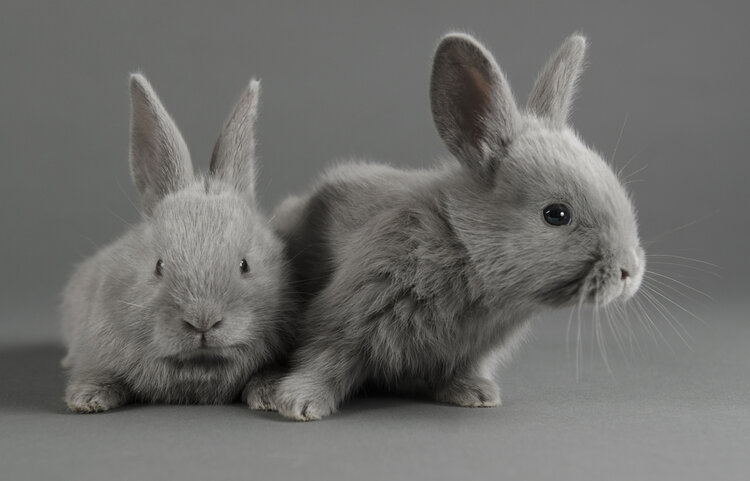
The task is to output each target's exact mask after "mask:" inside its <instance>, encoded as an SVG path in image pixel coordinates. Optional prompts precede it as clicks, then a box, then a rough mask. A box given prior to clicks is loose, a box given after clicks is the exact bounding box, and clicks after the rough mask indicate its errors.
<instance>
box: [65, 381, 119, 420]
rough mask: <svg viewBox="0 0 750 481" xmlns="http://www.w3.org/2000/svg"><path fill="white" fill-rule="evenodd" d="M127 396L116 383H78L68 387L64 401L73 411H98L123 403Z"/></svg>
mask: <svg viewBox="0 0 750 481" xmlns="http://www.w3.org/2000/svg"><path fill="white" fill-rule="evenodd" d="M126 399H127V396H126V395H125V392H124V391H123V389H122V388H121V387H119V386H117V385H96V384H78V385H73V386H70V387H68V390H67V393H66V395H65V402H66V403H67V404H68V408H69V409H70V410H71V411H73V412H75V413H82V414H87V413H98V412H103V411H109V410H110V409H113V408H116V407H118V406H122V405H123V404H125V402H126Z"/></svg>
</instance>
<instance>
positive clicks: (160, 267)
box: [154, 259, 164, 277]
mask: <svg viewBox="0 0 750 481" xmlns="http://www.w3.org/2000/svg"><path fill="white" fill-rule="evenodd" d="M162 270H164V261H163V260H161V259H159V260H158V261H156V269H155V270H154V274H156V275H157V276H159V277H161V273H162Z"/></svg>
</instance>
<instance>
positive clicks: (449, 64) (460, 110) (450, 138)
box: [430, 34, 518, 179]
mask: <svg viewBox="0 0 750 481" xmlns="http://www.w3.org/2000/svg"><path fill="white" fill-rule="evenodd" d="M430 100H431V104H432V116H433V119H434V121H435V125H436V126H437V130H438V133H439V134H440V137H441V138H442V139H443V141H444V142H445V143H446V145H447V146H448V149H449V150H450V151H451V153H452V154H453V155H455V156H456V157H457V158H458V160H459V161H461V162H462V163H463V164H464V165H465V166H467V167H468V168H470V169H471V170H472V172H474V173H475V174H477V175H478V176H479V177H480V178H484V179H486V178H487V177H488V176H489V174H490V172H489V170H491V168H492V159H493V157H494V156H495V155H496V154H497V151H498V150H500V152H503V151H505V149H506V147H507V145H508V143H509V142H510V141H511V139H512V137H513V131H514V126H515V124H516V122H517V118H518V108H517V107H516V102H515V100H514V99H513V94H512V93H511V90H510V85H509V84H508V81H507V80H506V78H505V75H503V73H502V71H500V68H499V67H498V66H497V63H495V59H494V58H493V57H492V54H491V53H490V52H489V51H487V49H485V48H484V47H483V46H482V45H481V44H480V43H479V42H477V41H476V40H475V39H474V38H472V37H471V36H469V35H464V34H449V35H447V36H445V37H444V38H443V39H442V40H441V41H440V44H439V45H438V48H437V51H436V52H435V59H434V60H433V65H432V78H431V81H430Z"/></svg>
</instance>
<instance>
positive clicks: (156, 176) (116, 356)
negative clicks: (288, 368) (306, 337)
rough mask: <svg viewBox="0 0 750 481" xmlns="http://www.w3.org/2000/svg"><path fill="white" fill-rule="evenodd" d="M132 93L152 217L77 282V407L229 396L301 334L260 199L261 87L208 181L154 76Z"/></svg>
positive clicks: (230, 128) (248, 95)
mask: <svg viewBox="0 0 750 481" xmlns="http://www.w3.org/2000/svg"><path fill="white" fill-rule="evenodd" d="M130 89H131V101H132V117H131V149H130V164H131V168H132V174H133V179H134V181H135V184H136V187H137V188H138V191H139V193H140V196H141V201H142V205H143V214H144V215H143V220H142V221H141V222H140V223H139V224H138V225H136V226H134V227H132V228H131V229H130V230H129V231H128V232H127V233H126V234H125V235H124V236H123V237H122V238H120V239H119V240H117V241H115V242H114V243H112V244H111V245H109V246H108V247H105V248H104V249H102V250H101V251H99V252H98V253H97V254H95V255H94V256H93V257H91V258H90V259H88V260H87V261H86V262H84V263H83V264H82V265H81V266H80V267H79V268H78V269H77V270H76V272H75V274H74V275H73V277H72V278H71V280H70V282H69V283H68V285H67V287H66V288H65V291H64V300H63V333H64V338H65V340H66V343H67V346H68V355H67V357H66V358H65V359H64V360H63V364H64V365H65V366H66V367H69V368H70V373H69V374H70V376H69V382H68V387H67V391H66V396H65V397H66V402H67V404H68V406H69V407H70V409H71V410H73V411H76V412H96V411H105V410H108V409H111V408H114V407H117V406H120V405H122V404H125V403H128V402H133V401H140V402H167V403H223V402H229V401H232V400H234V399H235V398H238V397H239V395H240V393H241V392H242V390H243V387H244V386H245V384H246V383H247V382H248V380H249V379H250V376H251V375H252V374H253V373H255V372H256V371H258V370H259V369H260V368H262V367H263V366H265V365H269V364H270V363H272V362H273V361H274V360H276V358H277V357H279V356H281V355H282V354H283V353H284V351H285V349H286V346H287V345H288V343H289V338H290V328H289V325H288V323H289V319H290V316H288V315H287V313H286V310H287V308H288V305H289V304H288V302H286V297H287V296H286V286H287V265H286V261H285V258H284V253H283V245H282V243H281V240H280V239H279V238H278V237H277V236H276V235H275V234H274V233H273V231H272V230H271V228H270V226H269V225H268V222H267V220H266V219H265V218H264V217H263V215H261V214H260V213H259V212H258V210H257V208H256V205H255V197H254V184H255V176H254V171H255V159H254V147H255V143H254V122H255V119H256V117H257V108H258V96H259V83H258V82H257V81H252V82H250V84H249V86H248V87H247V89H246V91H245V93H244V95H243V96H242V98H241V99H240V101H239V102H238V104H237V106H236V107H235V110H234V112H233V114H232V115H231V116H230V118H229V120H228V121H227V124H226V125H225V127H224V130H223V131H222V133H221V136H220V137H219V140H218V142H217V144H216V148H215V149H214V156H213V159H212V162H211V170H210V173H209V175H207V176H205V177H194V176H193V172H192V165H191V160H190V154H189V153H188V149H187V147H186V145H185V142H184V140H183V139H182V136H181V135H180V132H179V130H178V129H177V126H176V125H175V124H174V122H173V121H172V119H171V118H170V117H169V114H168V113H167V112H166V110H165V109H164V107H163V106H162V105H161V103H160V102H159V99H158V97H157V96H156V94H155V93H154V91H153V89H152V88H151V86H150V85H149V83H148V81H147V80H146V79H145V78H144V77H143V76H141V75H140V74H134V75H133V76H132V77H131V79H130ZM159 259H161V260H163V267H162V268H161V272H160V274H159V273H157V271H156V266H157V261H158V260H159ZM243 259H246V261H247V265H248V267H249V270H248V272H242V269H241V262H242V260H243ZM253 383H254V385H257V384H258V381H257V380H254V381H253Z"/></svg>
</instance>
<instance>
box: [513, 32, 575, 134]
mask: <svg viewBox="0 0 750 481" xmlns="http://www.w3.org/2000/svg"><path fill="white" fill-rule="evenodd" d="M585 58H586V38H585V37H583V36H582V35H572V36H570V37H568V38H567V39H566V40H565V42H563V44H562V46H561V47H560V48H559V49H558V50H557V52H555V54H554V55H553V56H552V57H551V58H550V59H549V60H548V61H547V64H546V65H545V66H544V68H543V69H542V71H541V73H540V74H539V77H537V80H536V83H535V84H534V88H533V89H532V91H531V94H530V95H529V101H528V104H527V107H528V109H529V110H530V111H531V112H534V113H535V114H537V115H538V116H540V117H545V118H547V119H549V120H551V121H552V123H553V124H554V125H556V126H558V127H561V126H563V125H564V124H565V121H566V120H567V118H568V113H569V112H570V107H571V104H572V102H573V96H574V95H575V91H576V84H577V83H578V79H579V77H580V76H581V71H582V70H583V65H584V60H585Z"/></svg>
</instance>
